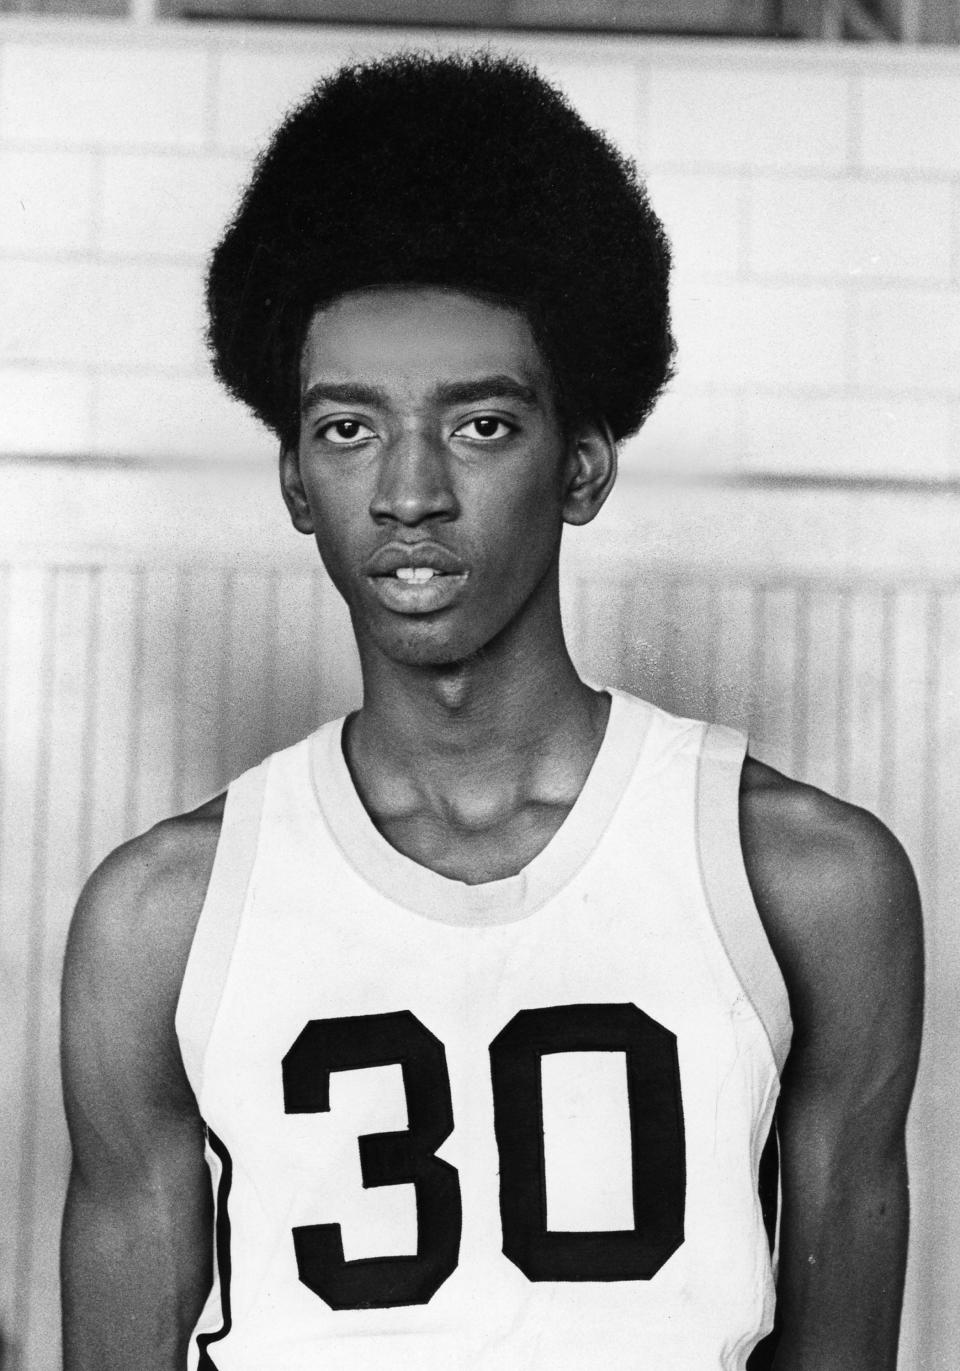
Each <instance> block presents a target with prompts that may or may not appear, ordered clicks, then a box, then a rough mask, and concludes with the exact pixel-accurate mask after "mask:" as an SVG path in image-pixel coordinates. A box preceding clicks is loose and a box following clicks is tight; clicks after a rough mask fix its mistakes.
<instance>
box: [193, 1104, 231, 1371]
mask: <svg viewBox="0 0 960 1371" xmlns="http://www.w3.org/2000/svg"><path fill="white" fill-rule="evenodd" d="M207 1140H208V1141H209V1143H210V1146H211V1148H212V1149H213V1151H214V1152H215V1153H216V1154H217V1156H218V1157H219V1158H220V1181H219V1183H218V1185H217V1226H216V1232H215V1236H214V1241H215V1243H216V1248H217V1274H218V1276H219V1279H220V1311H221V1314H222V1317H223V1322H222V1323H221V1325H220V1327H219V1328H218V1329H217V1331H216V1332H215V1333H198V1334H197V1348H198V1350H199V1352H200V1360H199V1361H198V1362H197V1371H217V1367H216V1363H215V1362H214V1360H213V1358H212V1357H211V1356H210V1352H209V1350H208V1349H209V1347H210V1344H211V1343H212V1342H219V1341H220V1340H221V1338H225V1337H226V1336H227V1334H228V1333H229V1332H230V1329H231V1327H232V1326H233V1318H232V1315H231V1312H230V1215H229V1213H228V1211H227V1200H228V1199H229V1197H230V1185H231V1183H232V1181H233V1158H232V1157H231V1156H230V1153H229V1152H228V1151H227V1149H226V1147H225V1146H224V1144H223V1143H222V1142H221V1141H220V1139H219V1138H218V1137H217V1135H216V1133H214V1131H213V1129H212V1128H208V1129H207Z"/></svg>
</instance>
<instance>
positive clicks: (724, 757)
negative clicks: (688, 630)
mask: <svg viewBox="0 0 960 1371" xmlns="http://www.w3.org/2000/svg"><path fill="white" fill-rule="evenodd" d="M746 752H747V739H746V737H745V735H744V734H742V733H740V732H738V731H737V730H735V729H732V728H726V727H725V726H724V725H722V724H709V725H707V727H706V729H705V731H704V736H703V742H702V745H701V749H700V758H699V764H698V770H697V820H696V822H697V849H698V853H699V858H700V871H701V876H702V879H703V885H704V891H705V894H706V899H707V907H708V909H709V911H710V916H711V918H712V920H713V924H714V927H715V928H716V931H717V936H718V937H719V939H720V942H721V944H722V946H723V948H724V951H725V952H726V955H727V959H728V960H729V962H730V964H731V965H732V967H733V969H734V972H735V973H736V975H737V979H738V980H739V982H740V985H741V986H742V988H743V991H744V993H745V994H746V996H747V998H748V1000H749V1001H750V1003H751V1005H752V1007H753V1009H754V1012H755V1013H756V1014H757V1016H758V1018H759V1019H760V1021H761V1023H762V1024H763V1026H764V1029H765V1030H766V1034H767V1037H768V1039H769V1041H770V1047H771V1050H772V1052H773V1056H774V1059H775V1061H776V1063H777V1070H778V1071H782V1070H783V1065H784V1062H785V1061H786V1057H787V1052H788V1050H789V1047H790V1038H791V1033H792V1023H791V1019H790V1005H789V1001H788V998H787V988H786V985H785V983H784V979H783V975H782V973H781V971H780V967H779V965H778V964H777V960H776V958H775V957H774V955H773V949H772V948H771V946H770V943H769V940H768V939H767V935H766V932H765V931H764V928H763V924H762V922H761V919H760V914H759V913H758V911H757V906H756V903H755V901H754V898H753V891H752V890H751V889H750V883H749V881H748V879H747V872H746V868H745V866H744V862H743V847H742V844H741V837H740V778H741V774H742V772H743V764H744V759H745V757H746Z"/></svg>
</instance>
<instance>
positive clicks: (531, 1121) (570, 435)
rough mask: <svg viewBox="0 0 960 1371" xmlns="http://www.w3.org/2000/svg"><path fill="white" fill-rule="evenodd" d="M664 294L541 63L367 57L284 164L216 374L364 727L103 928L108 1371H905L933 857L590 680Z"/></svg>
mask: <svg viewBox="0 0 960 1371" xmlns="http://www.w3.org/2000/svg"><path fill="white" fill-rule="evenodd" d="M668 266H669V256H668V250H667V246H666V243H665V241H664V238H663V234H662V231H661V228H660V225H659V222H658V221H657V219H656V217H655V215H654V214H653V212H652V211H651V209H650V207H649V205H648V203H647V200H646V197H645V195H644V192H643V190H642V188H641V187H640V186H639V185H638V183H637V181H636V179H635V175H634V172H633V170H632V168H631V167H630V166H629V165H628V164H626V163H625V162H624V161H623V159H622V158H620V157H619V156H618V155H617V153H616V152H615V151H614V150H613V149H612V148H611V147H610V146H609V145H608V144H607V143H605V142H604V140H603V139H602V138H601V137H599V136H598V135H597V134H595V133H594V132H592V131H591V130H589V129H587V128H586V127H585V126H584V125H583V124H582V122H581V121H580V120H579V118H578V117H577V116H576V115H575V114H574V113H573V112H572V111H571V110H570V109H569V107H568V106H566V104H565V103H564V102H563V100H562V99H561V98H560V97H559V96H558V95H557V94H556V93H555V92H553V91H552V90H551V89H549V88H548V87H546V86H544V85H543V83H542V82H540V80H539V79H538V78H537V77H536V76H535V75H534V74H533V73H532V72H530V71H529V70H528V69H526V68H524V67H522V66H520V65H518V64H514V63H509V62H501V61H497V60H494V59H492V58H488V57H477V58H456V59H443V60H439V59H431V58H422V57H416V56H412V57H401V58H395V59H392V60H389V61H386V62H382V63H375V64H371V65H368V66H365V67H358V68H351V69H346V70H344V71H342V72H340V73H339V74H337V75H336V76H335V77H333V78H331V80H329V81H327V82H325V83H324V84H322V85H321V86H320V87H318V89H317V90H316V92H315V93H314V94H313V96H312V97H311V98H310V99H309V100H308V101H307V102H306V104H305V105H304V106H303V107H302V108H301V109H300V110H299V111H297V112H295V113H294V114H293V115H292V116H291V117H290V118H289V119H288V120H287V122H286V123H285V124H284V126H283V127H282V128H281V130H280V131H279V133H278V134H277V136H276V138H275V140H274V142H273V144H272V146H271V148H270V150H269V151H268V152H267V154H266V155H265V157H264V158H263V159H262V160H261V162H260V163H259V164H258V167H257V170H256V173H255V176H254V179H253V182H252V184H251V186H250V188H249V190H248V192H247V194H246V197H245V199H244V201H243V203H242V205H241V207H240V209H239V211H238V214H237V216H236V218H235V219H234V221H233V223H232V225H231V226H230V228H229V230H228V231H227V234H226V236H225V237H224V239H223V242H222V243H221V244H220V246H219V248H218V249H217V252H216V253H215V255H214V258H213V262H212V267H211V272H210V281H209V304H210V312H211V330H210V337H211V343H212V348H213V352H214V356H215V359H216V365H217V368H218V372H219V374H220V376H221V378H222V379H223V380H224V381H225V383H226V384H227V385H228V386H229V387H230V388H231V389H232V390H233V391H234V392H235V393H236V394H237V395H239V396H241V397H242V398H243V399H244V400H245V401H247V403H249V404H250V405H251V406H252V407H253V408H254V410H255V411H256V412H257V413H258V414H259V415H260V416H261V417H262V418H263V419H264V420H265V421H266V422H267V423H268V424H269V425H270V426H271V427H272V428H273V429H274V430H275V432H276V433H277V434H278V436H279V438H280V444H281V457H280V472H281V484H282V487H283V494H284V498H285V500H286V503H287V506H288V508H289V511H290V516H291V518H292V520H293V523H294V526H295V527H296V528H297V529H298V530H300V531H301V532H303V533H308V534H311V535H313V536H314V537H315V538H316V541H317V545H318V547H319V550H320V555H321V557H322V558H323V561H324V564H325V566H326V568H327V570H328V571H329V573H330V576H331V577H332V579H333V581H334V583H335V584H336V586H337V587H338V589H339V590H340V592H341V593H342V595H343V596H344V598H345V600H346V602H347V604H348V606H349V608H350V612H351V615H352V620H353V625H354V629H355V632H356V638H357V645H358V648H359V653H360V659H361V663H362V668H363V683H364V696H363V705H362V708H360V709H359V710H358V711H357V712H356V713H355V714H353V715H351V716H350V717H349V718H348V719H346V720H345V721H338V722H337V723H334V724H330V725H327V726H326V727H324V728H322V729H321V730H320V731H319V732H318V733H317V734H315V735H314V736H313V737H311V738H310V739H308V740H306V741H305V742H304V743H302V744H300V745H298V746H297V747H294V748H292V749H290V750H288V751H286V752H284V753H280V754H278V755H277V756H275V757H273V758H272V759H269V760H268V761H267V762H266V763H264V764H263V765H262V766H261V767H258V768H256V769H255V770H254V771H252V772H250V773H248V774H247V775H245V776H243V777H241V778H240V780H239V781H237V782H235V783H234V785H233V786H231V787H230V790H229V792H228V794H227V795H226V797H224V796H221V797H219V798H218V799H216V800H214V801H211V802H210V803H209V804H206V805H203V806H202V807H201V808H200V809H198V810H196V811H195V812H193V813H192V814H188V815H185V816H183V817H180V818H177V819H173V820H171V821H169V822H167V823H165V824H161V825H160V826H159V827H158V828H156V829H155V830H153V831H152V832H150V833H148V834H146V835H145V836H144V837H142V838H139V839H137V840H136V841H134V842H132V843H130V844H128V845H127V846H126V847H124V848H121V849H120V850H119V851H118V852H117V853H115V854H114V855H113V856H112V857H110V858H109V859H108V860H107V861H106V862H105V863H104V865H103V866H102V867H101V868H100V870H99V871H98V872H97V873H96V874H95V875H94V877H93V878H92V880H91V881H90V883H89V885H88V887H87V889H86V891H85V892H84V895H83V897H82V899H81V902H80V906H79V909H78V912H77V916H76V920H75V923H74V927H73V931H72V935H71V940H70V946H69V950H68V956H67V966H66V973H65V982H64V985H65V989H64V1066H65V1094H66V1102H67V1109H68V1115H69V1120H70V1127H71V1136H72V1140H73V1149H74V1162H73V1171H72V1177H71V1182H70V1191H69V1197H68V1203H67V1210H66V1215H65V1220H64V1247H63V1268H64V1308H65V1348H66V1368H67V1371H94V1368H95V1371H132V1369H133V1368H136V1371H181V1368H184V1367H190V1368H217V1369H218V1371H307V1368H310V1371H315V1369H316V1368H321V1367H322V1368H324V1371H360V1369H361V1368H362V1369H363V1371H367V1369H368V1368H369V1371H381V1369H382V1371H386V1369H387V1368H389V1371H400V1368H417V1371H453V1369H454V1368H457V1369H458V1371H459V1368H468V1367H469V1368H476V1369H477V1371H481V1369H483V1371H494V1368H495V1369H496V1371H513V1368H517V1369H518V1371H519V1368H524V1369H525V1371H541V1369H545V1368H550V1371H558V1369H559V1368H576V1369H577V1371H592V1368H596V1367H601V1366H611V1367H612V1366H616V1367H632V1368H643V1369H644V1371H709V1369H710V1368H742V1367H745V1366H747V1365H748V1364H749V1365H751V1366H753V1367H756V1366H759V1365H761V1364H762V1365H766V1366H770V1365H772V1366H774V1367H775V1368H776V1371H883V1368H890V1367H893V1366H894V1365H895V1361H896V1343H897V1328H898V1320H899V1309H900V1301H901V1294H902V1284H903V1272H904V1262H905V1254H906V1233H907V1178H906V1166H905V1151H904V1122H905V1116H906V1112H907V1106H908V1102H909V1098H910V1093H911V1088H912V1083H913V1078H914V1072H915V1067H916V1060H917V1051H918V1038H919V1031H920V1013H921V935H920V923H919V911H918V904H917V893H916V888H915V885H914V881H913V877H912V874H911V871H910V867H909V864H908V862H907V860H906V858H905V856H904V854H903V852H902V851H901V849H900V848H899V846H898V845H897V843H896V842H895V840H894V839H893V838H892V837H891V836H890V834H889V833H887V832H886V830H885V829H884V828H883V827H882V826H881V825H880V824H879V823H878V822H877V821H876V820H874V819H873V818H871V817H870V816H869V815H867V814H864V813H863V812H861V811H859V810H856V809H853V808H851V807H850V806H848V805H845V804H841V803H840V802H839V801H836V800H833V799H830V798H829V797H827V796H825V795H823V794H821V793H819V792H817V791H814V790H812V789H810V788H808V787H806V786H802V785H799V784H796V783H794V782H792V781H789V780H787V779H785V778H784V777H782V776H780V775H778V774H777V773H775V772H773V771H771V770H770V769H769V768H768V767H765V766H763V765H761V764H760V763H758V762H756V761H754V760H751V759H747V760H746V761H744V749H745V740H744V739H743V738H741V737H740V736H739V735H737V734H734V733H732V732H731V731H730V730H727V729H723V728H716V727H708V726H706V725H702V724H699V723H695V722H691V721H687V720H678V719H675V718H672V717H671V716H668V715H666V714H663V713H662V712H661V711H659V710H657V709H655V708H653V707H652V706H649V705H646V704H644V703H643V702H641V701H639V700H635V699H633V698H632V697H630V696H626V695H623V694H620V693H617V692H613V691H605V690H602V689H594V688H593V687H591V686H589V685H587V684H586V683H585V682H583V681H582V680H581V679H580V678H579V677H578V675H577V673H576V671H575V670H574V668H573V665H572V663H571V661H570V658H569V656H568V654H567V650H566V647H565V644H564V638H563V632H562V628H561V622H560V612H559V597H558V553H559V546H560V535H561V529H562V527H563V525H564V523H569V524H583V523H586V522H587V521H589V520H591V519H593V518H594V516H595V515H596V514H597V513H598V511H599V510H600V507H601V506H602V504H603V502H604V500H605V498H606V496H607V494H608V492H609V490H610V488H611V485H612V483H613V479H614V474H615V468H616V442H617V440H619V439H620V438H622V437H623V436H624V435H626V434H627V433H629V432H631V431H632V430H634V429H636V428H637V427H638V426H639V424H640V423H641V422H642V420H643V419H644V417H645V416H646V414H647V413H648V412H649V410H650V408H651V406H652V404H653V403H654V400H655V398H656V396H657V394H658V392H659V390H660V389H661V387H662V386H663V384H664V382H665V380H666V377H667V375H668V372H669V365H670V360H671V354H672V340H671V337H670V331H669V323H668V312H667V277H668ZM791 1020H792V1030H791ZM791 1031H792V1042H791ZM788 1052H789V1055H788ZM778 1094H779V1100H780V1105H779V1111H778V1129H779V1141H780V1190H781V1199H782V1203H781V1204H780V1206H779V1207H780V1214H779V1216H778V1219H779V1224H778V1233H775V1229H776V1227H777V1225H775V1224H774V1223H773V1211H774V1210H775V1209H776V1208H777V1205H776V1198H777V1196H776V1191H777V1185H776V1171H775V1170H774V1172H773V1177H774V1184H773V1187H772V1200H773V1203H772V1204H770V1203H768V1204H767V1205H766V1207H765V1208H766V1212H764V1206H762V1205H761V1202H760V1198H759V1191H760V1189H761V1180H762V1174H761V1173H762V1172H764V1171H765V1170H766V1171H767V1172H768V1173H769V1171H770V1165H771V1158H774V1162H773V1165H774V1166H775V1164H776V1163H775V1154H774V1152H773V1151H772V1145H768V1138H769V1137H770V1136H771V1129H772V1121H773V1111H774V1106H775V1104H776V1102H777V1098H778ZM762 1157H765V1158H766V1161H765V1162H764V1163H763V1164H761V1159H762ZM211 1178H212V1184H211ZM766 1179H767V1181H769V1179H770V1176H769V1174H768V1175H767V1177H766ZM768 1189H770V1187H769V1186H768ZM770 1198H771V1196H768V1200H769V1199H770ZM768 1230H769V1231H768ZM774 1240H776V1246H777V1251H778V1262H779V1269H778V1277H777V1282H776V1304H777V1314H778V1319H777V1323H778V1333H779V1337H778V1341H777V1342H776V1343H774V1342H773V1341H772V1340H771V1339H770V1338H769V1337H767V1335H768V1333H769V1332H770V1330H771V1328H772V1326H773V1321H774V1265H775V1263H774V1260H773V1257H772V1255H771V1245H772V1243H773V1242H774Z"/></svg>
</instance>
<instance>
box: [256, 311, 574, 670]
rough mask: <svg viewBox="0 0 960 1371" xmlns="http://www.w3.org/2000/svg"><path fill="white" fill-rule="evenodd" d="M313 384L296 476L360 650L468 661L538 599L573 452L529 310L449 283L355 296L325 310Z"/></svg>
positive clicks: (292, 470)
mask: <svg viewBox="0 0 960 1371" xmlns="http://www.w3.org/2000/svg"><path fill="white" fill-rule="evenodd" d="M300 390H301V400H302V416H301V425H300V439H299V444H298V449H297V452H296V454H292V453H287V454H286V455H285V457H284V462H283V471H284V489H285V493H286V495H287V499H288V503H289V504H290V507H291V512H292V514H293V517H294V521H295V523H296V524H297V526H298V527H299V528H301V529H304V530H306V531H309V530H310V529H311V528H312V531H313V532H314V534H315V536H316V541H317V545H318V547H319V549H320V555H321V557H322V559H323V562H324V565H325V566H326V568H327V570H328V572H329V573H330V576H331V578H332V580H333V582H334V584H335V585H336V586H337V588H338V589H339V591H340V592H341V594H342V595H343V596H344V598H345V600H346V602H347V604H348V606H349V608H350V611H351V615H352V617H353V623H354V629H355V631H356V633H357V636H358V640H359V642H360V645H361V650H362V649H363V648H364V647H366V646H368V645H372V646H375V647H377V648H378V649H379V650H380V651H381V652H383V653H384V654H386V655H387V656H388V657H390V658H392V659H395V660H398V661H404V662H408V663H411V664H422V665H428V664H430V665H442V664H447V663H451V662H456V661H460V660H463V659H464V658H466V657H468V656H471V655H472V654H474V653H476V652H477V651H479V650H480V649H481V648H483V647H484V646H485V645H486V644H488V643H489V642H490V641H491V640H492V639H493V638H495V637H496V636H497V635H498V634H499V633H500V632H501V631H502V630H503V629H504V628H505V627H507V625H511V624H515V623H516V621H517V620H518V616H521V617H522V616H523V615H524V614H525V612H527V611H529V608H530V606H531V605H532V604H533V603H535V602H536V601H537V598H538V596H542V595H543V594H544V586H545V585H546V583H547V582H548V581H549V578H550V574H551V573H552V571H553V569H554V566H555V562H556V558H557V555H558V551H559V543H560V533H561V527H562V523H563V518H564V500H565V495H566V491H567V487H568V484H569V482H570V479H571V475H572V471H573V469H574V468H575V466H576V459H575V457H573V459H572V461H571V453H570V449H569V445H568V444H567V443H565V441H564V436H563V433H562V429H561V425H560V422H559V419H558V416H557V411H556V406H555V403H554V399H553V392H552V382H551V378H550V375H549V372H548V370H547V367H546V365H545V363H544V360H543V358H542V356H541V355H540V351H539V349H538V347H537V345H536V344H535V342H534V340H533V336H532V334H531V331H530V327H529V325H528V324H527V322H526V319H525V318H524V317H523V316H522V315H521V314H519V313H517V312H515V311H513V310H511V309H508V308H505V307H501V306H498V305H494V304H489V303H486V302H484V301H482V300H478V299H476V298H474V297H472V296H469V295H463V294H460V293H458V292H454V291H447V290H441V289H437V288H427V287H423V288H420V287H417V288H382V289H371V290H366V291H358V292H356V293H353V294H349V295H345V296H342V297H340V298H339V299H338V300H336V301H335V302H334V303H333V304H331V305H329V306H327V307H326V308H324V309H321V310H320V311H318V313H317V314H316V315H315V316H314V319H313V321H312V323H311V326H310V328H309V331H308V333H307V337H306V341H305V343H304V348H303V355H302V361H301V387H300ZM535 618H536V616H535V615H534V616H531V621H533V620H534V619H535Z"/></svg>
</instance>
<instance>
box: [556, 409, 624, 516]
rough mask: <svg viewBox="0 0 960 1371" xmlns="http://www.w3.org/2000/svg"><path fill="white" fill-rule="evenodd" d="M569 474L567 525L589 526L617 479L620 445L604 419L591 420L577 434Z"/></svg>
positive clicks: (566, 497)
mask: <svg viewBox="0 0 960 1371" xmlns="http://www.w3.org/2000/svg"><path fill="white" fill-rule="evenodd" d="M567 472H568V476H567V489H566V494H565V496H564V501H563V519H564V523H567V524H589V522H590V520H591V519H593V518H595V517H596V515H597V514H598V513H599V512H600V509H601V507H602V506H603V502H604V500H606V498H607V496H608V495H609V494H610V491H611V490H612V489H613V483H614V481H615V480H616V479H617V445H616V443H615V442H614V438H613V434H612V433H611V432H610V425H609V424H608V423H607V422H606V421H605V420H602V419H598V420H591V421H590V422H589V423H585V424H583V425H581V426H580V428H579V429H578V430H577V432H576V433H575V434H574V436H573V440H572V442H571V444H570V456H569V462H568V467H567Z"/></svg>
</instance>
